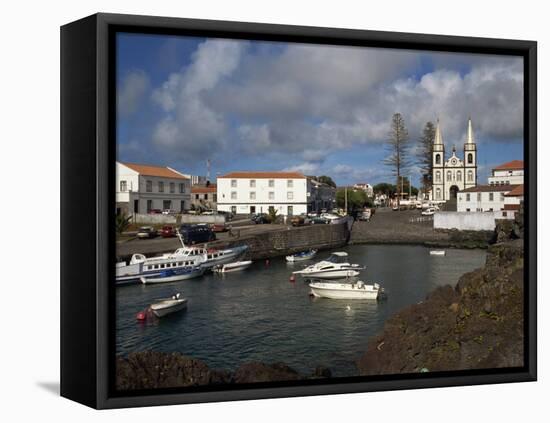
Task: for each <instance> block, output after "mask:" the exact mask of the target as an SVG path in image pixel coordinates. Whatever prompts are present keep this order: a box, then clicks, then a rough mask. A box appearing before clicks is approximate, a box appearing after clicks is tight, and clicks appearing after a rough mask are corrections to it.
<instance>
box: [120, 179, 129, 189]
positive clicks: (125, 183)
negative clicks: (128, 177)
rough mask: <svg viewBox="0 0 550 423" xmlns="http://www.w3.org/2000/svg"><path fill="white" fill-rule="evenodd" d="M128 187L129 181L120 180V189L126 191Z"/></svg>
mask: <svg viewBox="0 0 550 423" xmlns="http://www.w3.org/2000/svg"><path fill="white" fill-rule="evenodd" d="M127 189H128V185H127V182H126V181H120V191H122V192H126V190H127Z"/></svg>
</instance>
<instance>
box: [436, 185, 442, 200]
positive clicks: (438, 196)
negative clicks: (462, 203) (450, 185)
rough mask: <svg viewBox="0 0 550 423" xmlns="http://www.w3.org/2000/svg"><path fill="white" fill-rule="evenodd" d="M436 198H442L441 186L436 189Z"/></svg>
mask: <svg viewBox="0 0 550 423" xmlns="http://www.w3.org/2000/svg"><path fill="white" fill-rule="evenodd" d="M435 198H436V200H441V188H437V189H436V190H435Z"/></svg>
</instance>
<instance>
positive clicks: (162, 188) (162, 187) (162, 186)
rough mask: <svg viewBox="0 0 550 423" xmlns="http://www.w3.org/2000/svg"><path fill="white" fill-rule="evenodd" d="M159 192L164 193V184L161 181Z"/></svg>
mask: <svg viewBox="0 0 550 423" xmlns="http://www.w3.org/2000/svg"><path fill="white" fill-rule="evenodd" d="M159 192H164V182H162V181H159Z"/></svg>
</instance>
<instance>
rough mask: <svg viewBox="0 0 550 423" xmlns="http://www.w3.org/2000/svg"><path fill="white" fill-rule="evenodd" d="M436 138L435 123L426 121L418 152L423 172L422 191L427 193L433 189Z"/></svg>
mask: <svg viewBox="0 0 550 423" xmlns="http://www.w3.org/2000/svg"><path fill="white" fill-rule="evenodd" d="M434 139H435V125H434V124H433V123H432V122H426V125H425V126H424V129H423V130H422V135H421V136H420V138H419V140H418V142H419V144H420V145H419V148H418V153H417V158H418V165H419V167H420V172H421V174H422V191H423V192H424V193H427V192H428V191H430V190H431V189H432V173H433V172H432V171H433V155H432V153H433V144H434Z"/></svg>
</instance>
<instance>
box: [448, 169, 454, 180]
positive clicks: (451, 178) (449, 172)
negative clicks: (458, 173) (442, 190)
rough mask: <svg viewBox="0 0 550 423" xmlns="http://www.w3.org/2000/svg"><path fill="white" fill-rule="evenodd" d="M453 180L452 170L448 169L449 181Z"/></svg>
mask: <svg viewBox="0 0 550 423" xmlns="http://www.w3.org/2000/svg"><path fill="white" fill-rule="evenodd" d="M452 180H453V176H452V173H451V171H450V170H448V171H447V182H451V181H452Z"/></svg>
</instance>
